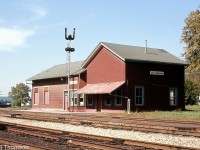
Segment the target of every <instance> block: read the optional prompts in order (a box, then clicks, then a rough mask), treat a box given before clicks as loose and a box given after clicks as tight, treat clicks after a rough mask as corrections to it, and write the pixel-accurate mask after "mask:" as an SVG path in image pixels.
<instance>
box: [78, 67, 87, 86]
mask: <svg viewBox="0 0 200 150" xmlns="http://www.w3.org/2000/svg"><path fill="white" fill-rule="evenodd" d="M85 85H86V71H85V72H83V73H82V74H81V75H80V82H79V89H80V88H82V87H84V86H85Z"/></svg>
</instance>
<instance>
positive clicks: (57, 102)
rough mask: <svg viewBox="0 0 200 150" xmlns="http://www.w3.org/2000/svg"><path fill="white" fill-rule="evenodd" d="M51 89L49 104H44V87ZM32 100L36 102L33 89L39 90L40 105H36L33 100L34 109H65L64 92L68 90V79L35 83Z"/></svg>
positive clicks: (37, 81)
mask: <svg viewBox="0 0 200 150" xmlns="http://www.w3.org/2000/svg"><path fill="white" fill-rule="evenodd" d="M45 86H47V87H49V104H44V87H45ZM32 87H33V88H32V99H33V100H34V94H33V89H34V88H35V87H36V88H38V89H39V104H38V105H35V104H34V101H33V100H32V108H55V109H62V108H63V92H64V91H65V90H66V88H67V85H66V79H65V78H63V80H61V78H56V79H46V80H36V81H33V85H32Z"/></svg>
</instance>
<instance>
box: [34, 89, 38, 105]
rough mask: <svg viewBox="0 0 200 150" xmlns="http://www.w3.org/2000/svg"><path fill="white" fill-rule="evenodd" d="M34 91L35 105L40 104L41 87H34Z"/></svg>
mask: <svg viewBox="0 0 200 150" xmlns="http://www.w3.org/2000/svg"><path fill="white" fill-rule="evenodd" d="M33 90H34V91H33V93H34V105H38V104H39V89H38V88H34V89H33Z"/></svg>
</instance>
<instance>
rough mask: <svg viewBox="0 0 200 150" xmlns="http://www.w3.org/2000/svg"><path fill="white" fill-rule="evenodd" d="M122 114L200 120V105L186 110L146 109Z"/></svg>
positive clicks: (147, 117) (137, 116)
mask: <svg viewBox="0 0 200 150" xmlns="http://www.w3.org/2000/svg"><path fill="white" fill-rule="evenodd" d="M120 115H122V116H126V117H127V116H129V117H131V118H144V119H166V120H190V121H200V106H199V105H193V106H189V105H188V106H186V110H185V111H176V110H174V111H148V112H147V111H144V112H131V114H130V115H128V114H127V113H124V114H120Z"/></svg>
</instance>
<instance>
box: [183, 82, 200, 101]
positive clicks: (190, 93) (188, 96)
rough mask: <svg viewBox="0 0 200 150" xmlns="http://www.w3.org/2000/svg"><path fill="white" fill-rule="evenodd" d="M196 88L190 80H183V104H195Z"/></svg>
mask: <svg viewBox="0 0 200 150" xmlns="http://www.w3.org/2000/svg"><path fill="white" fill-rule="evenodd" d="M197 96H198V86H197V84H196V83H194V82H193V81H192V80H191V79H186V80H185V100H186V101H185V104H186V105H195V104H197Z"/></svg>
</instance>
